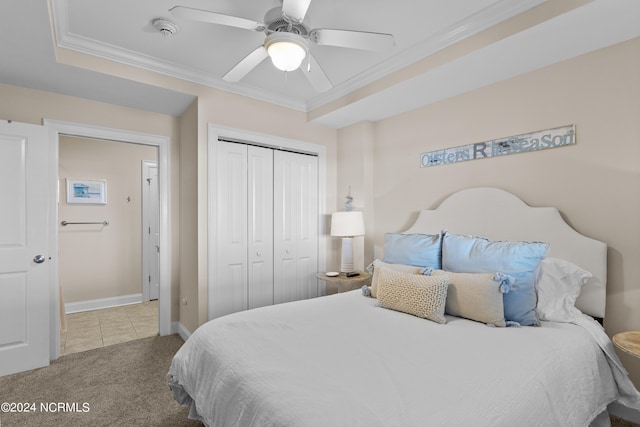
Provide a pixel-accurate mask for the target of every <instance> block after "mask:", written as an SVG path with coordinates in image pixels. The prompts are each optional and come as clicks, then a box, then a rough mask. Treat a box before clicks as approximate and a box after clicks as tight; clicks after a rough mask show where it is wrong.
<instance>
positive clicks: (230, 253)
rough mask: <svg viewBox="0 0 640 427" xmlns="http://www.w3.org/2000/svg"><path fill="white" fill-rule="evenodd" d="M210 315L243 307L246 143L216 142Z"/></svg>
mask: <svg viewBox="0 0 640 427" xmlns="http://www.w3.org/2000/svg"><path fill="white" fill-rule="evenodd" d="M216 158H217V182H216V194H217V197H216V199H217V200H216V205H215V210H216V230H217V236H216V237H217V238H216V242H215V245H216V253H217V263H216V264H217V265H216V266H214V268H215V275H214V277H215V280H214V283H213V284H212V292H214V298H213V300H212V303H213V317H219V316H223V315H225V314H229V313H233V312H236V311H240V310H246V309H247V273H248V272H247V146H245V145H240V144H232V143H228V142H222V141H219V142H218V146H217V156H216Z"/></svg>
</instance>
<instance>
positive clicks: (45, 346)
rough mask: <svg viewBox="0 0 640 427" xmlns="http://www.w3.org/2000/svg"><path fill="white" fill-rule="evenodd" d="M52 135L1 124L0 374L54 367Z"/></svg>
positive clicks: (34, 128) (36, 128)
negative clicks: (51, 357) (51, 314)
mask: <svg viewBox="0 0 640 427" xmlns="http://www.w3.org/2000/svg"><path fill="white" fill-rule="evenodd" d="M49 148H50V147H49V134H48V130H47V128H45V127H43V126H36V125H29V124H23V123H15V122H13V123H7V122H4V121H0V177H1V179H0V200H1V201H2V202H1V203H0V375H7V374H11V373H15V372H20V371H25V370H29V369H34V368H38V367H42V366H47V365H48V364H49V338H50V337H49V334H50V331H49V320H50V317H49V310H50V285H49V279H50V268H51V267H50V266H51V265H52V262H51V260H50V256H49V255H50V254H49V253H48V252H49V232H50V230H49V227H48V224H49V214H50V210H49V188H50V186H49V183H48V171H49Z"/></svg>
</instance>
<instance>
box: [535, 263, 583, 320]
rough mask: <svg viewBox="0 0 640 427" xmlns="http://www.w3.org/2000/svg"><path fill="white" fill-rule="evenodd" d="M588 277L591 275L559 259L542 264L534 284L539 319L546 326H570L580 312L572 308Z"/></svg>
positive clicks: (574, 307)
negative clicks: (547, 323)
mask: <svg viewBox="0 0 640 427" xmlns="http://www.w3.org/2000/svg"><path fill="white" fill-rule="evenodd" d="M591 276H592V274H591V273H590V272H588V271H586V270H583V269H582V268H580V267H578V266H577V265H575V264H573V263H571V262H569V261H567V260H564V259H561V258H553V257H547V258H545V259H544V260H542V262H541V263H540V276H539V278H538V281H537V282H536V291H537V293H538V305H537V307H536V311H537V313H538V318H539V319H540V320H546V321H549V322H571V321H572V320H573V319H575V317H576V316H580V310H578V309H577V308H576V306H575V304H576V299H578V295H580V290H581V289H582V286H584V284H585V283H587V281H588V280H589V279H590V278H591Z"/></svg>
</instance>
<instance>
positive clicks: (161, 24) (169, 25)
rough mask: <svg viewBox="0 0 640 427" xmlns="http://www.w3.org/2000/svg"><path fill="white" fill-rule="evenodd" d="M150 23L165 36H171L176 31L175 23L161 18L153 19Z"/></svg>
mask: <svg viewBox="0 0 640 427" xmlns="http://www.w3.org/2000/svg"><path fill="white" fill-rule="evenodd" d="M152 24H153V26H154V27H156V29H157V30H158V31H160V34H162V35H163V36H165V37H171V36H173V35H174V34H176V33H177V32H178V26H177V25H176V24H174V23H173V22H171V21H168V20H166V19H163V18H157V19H154V20H153V22H152Z"/></svg>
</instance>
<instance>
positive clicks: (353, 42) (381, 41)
mask: <svg viewBox="0 0 640 427" xmlns="http://www.w3.org/2000/svg"><path fill="white" fill-rule="evenodd" d="M309 38H310V39H311V40H313V41H314V42H315V43H316V44H319V45H326V46H339V47H348V48H351V49H362V50H375V51H383V50H388V49H391V48H392V47H393V46H395V44H396V42H395V40H394V39H393V35H391V34H384V33H368V32H365V31H350V30H331V29H327V28H320V29H315V30H312V31H311V33H310V34H309Z"/></svg>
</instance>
